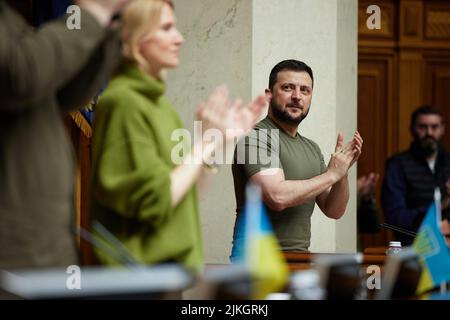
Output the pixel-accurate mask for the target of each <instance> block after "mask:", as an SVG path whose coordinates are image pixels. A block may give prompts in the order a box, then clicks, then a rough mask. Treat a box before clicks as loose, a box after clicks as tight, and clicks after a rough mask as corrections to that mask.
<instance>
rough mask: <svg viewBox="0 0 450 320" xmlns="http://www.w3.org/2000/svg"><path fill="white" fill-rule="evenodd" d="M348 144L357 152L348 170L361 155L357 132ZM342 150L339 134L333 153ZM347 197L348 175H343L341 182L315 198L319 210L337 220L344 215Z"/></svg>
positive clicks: (341, 138) (361, 141)
mask: <svg viewBox="0 0 450 320" xmlns="http://www.w3.org/2000/svg"><path fill="white" fill-rule="evenodd" d="M348 144H351V145H352V148H353V149H356V151H357V152H356V154H355V156H354V158H353V161H352V163H351V164H350V166H349V169H350V168H351V167H352V166H353V164H354V163H355V162H356V161H357V160H358V158H359V156H360V155H361V150H362V145H363V140H362V138H361V136H360V134H359V133H358V131H356V132H355V134H354V135H353V139H352V140H351V141H350V142H349V143H348ZM342 148H344V146H343V137H342V134H341V133H339V134H338V139H337V142H336V148H335V152H340V150H341V149H342ZM347 172H348V171H347ZM349 196H350V194H349V187H348V175H345V176H344V177H343V178H342V179H341V180H339V181H338V182H336V183H335V184H334V185H332V186H331V188H329V189H328V190H327V191H325V192H322V193H321V194H320V195H318V196H317V197H316V203H317V205H318V206H319V208H320V210H322V212H323V213H324V214H325V215H326V216H327V217H328V218H331V219H339V218H341V217H342V216H343V215H344V213H345V210H346V208H347V203H348V199H349Z"/></svg>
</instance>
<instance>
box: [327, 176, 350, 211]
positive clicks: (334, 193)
mask: <svg viewBox="0 0 450 320" xmlns="http://www.w3.org/2000/svg"><path fill="white" fill-rule="evenodd" d="M348 199H349V190H348V178H347V176H345V177H344V178H342V179H341V180H339V181H338V182H336V183H335V184H334V185H333V186H332V187H331V190H330V193H329V194H328V196H327V198H326V201H325V208H324V211H325V212H324V213H325V214H326V215H327V217H329V218H333V219H339V218H340V217H342V215H343V214H344V213H345V209H346V208H347V203H348Z"/></svg>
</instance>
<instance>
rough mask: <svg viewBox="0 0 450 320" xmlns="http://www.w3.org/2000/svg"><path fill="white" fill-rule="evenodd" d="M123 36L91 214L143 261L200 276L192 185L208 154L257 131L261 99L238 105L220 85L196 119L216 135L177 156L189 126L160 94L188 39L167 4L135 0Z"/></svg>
mask: <svg viewBox="0 0 450 320" xmlns="http://www.w3.org/2000/svg"><path fill="white" fill-rule="evenodd" d="M121 35H122V41H123V55H124V60H123V62H122V64H121V66H120V67H119V68H118V70H117V72H116V74H115V75H114V77H113V79H112V80H111V82H110V83H109V85H108V87H107V88H106V90H105V91H104V93H103V95H102V96H101V97H100V100H99V104H98V106H97V108H96V113H95V117H94V133H93V145H92V147H93V187H92V192H93V195H92V199H93V206H92V216H93V219H96V220H98V221H99V222H100V223H101V224H103V225H104V226H105V227H106V228H107V229H108V230H109V231H111V232H112V233H113V234H114V235H115V236H116V237H117V238H118V239H119V240H120V241H121V242H122V243H123V244H124V245H125V247H126V248H127V249H128V250H129V252H130V253H131V255H132V256H133V258H134V259H135V260H137V261H138V262H139V263H143V264H155V263H163V262H175V263H179V264H181V265H183V266H185V267H187V268H188V269H190V270H193V271H198V270H201V268H202V266H203V244H202V239H201V229H200V227H201V224H200V217H199V205H198V200H197V195H198V193H197V183H198V182H200V183H201V182H202V181H203V180H204V179H205V176H206V173H207V171H208V170H209V169H210V168H209V165H210V161H209V160H211V158H212V157H213V154H214V152H219V151H220V150H222V148H223V147H224V144H227V143H230V142H232V143H233V144H234V141H235V140H236V139H237V138H239V137H240V136H241V135H243V134H245V133H246V131H248V130H249V129H250V128H251V127H253V125H254V124H255V123H256V121H257V119H258V117H259V115H260V114H261V112H262V110H263V108H264V105H265V100H264V96H263V95H261V96H259V97H258V98H257V99H256V100H255V101H254V102H251V103H249V104H248V105H246V106H241V103H240V101H239V100H237V101H234V102H230V101H229V98H228V92H227V89H226V88H225V87H223V86H222V87H219V88H217V89H216V90H215V91H214V92H213V93H212V94H211V96H210V97H209V98H208V99H207V101H206V102H205V103H203V104H201V106H200V107H199V109H198V111H197V120H200V121H202V126H203V130H204V132H207V131H208V130H209V129H217V130H219V133H221V138H220V139H218V140H214V141H207V140H206V139H199V140H200V141H198V142H197V144H195V145H194V146H193V147H192V148H191V146H190V143H189V147H188V148H187V149H184V150H181V151H180V150H178V149H176V148H177V145H178V141H176V140H174V139H173V138H172V137H173V135H174V134H176V133H177V132H178V133H179V132H181V131H180V130H185V129H183V124H182V122H181V119H180V117H179V116H178V114H177V112H176V111H175V109H174V107H173V106H172V105H171V103H170V102H169V101H168V100H167V99H166V97H165V95H164V93H165V87H166V84H165V81H164V77H163V71H164V70H165V69H173V68H176V67H177V66H178V65H179V51H180V47H181V45H182V43H183V41H184V39H183V37H182V35H181V34H180V32H179V31H178V29H177V27H176V19H175V14H174V7H173V4H172V2H171V1H165V0H135V1H133V2H132V3H131V4H130V5H129V6H128V7H127V8H126V10H125V11H124V14H123V16H122V32H121ZM227 129H228V130H227ZM230 129H235V130H230ZM175 158H177V159H175ZM180 159H181V163H179V161H177V160H180ZM96 235H99V234H98V233H97V234H96ZM105 244H106V243H105ZM96 254H97V257H98V258H99V260H100V262H101V263H103V264H111V265H113V264H120V263H121V262H122V261H117V259H114V257H112V256H111V255H109V254H108V253H107V252H104V251H101V250H96Z"/></svg>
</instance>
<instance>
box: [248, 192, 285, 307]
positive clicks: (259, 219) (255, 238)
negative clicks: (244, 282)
mask: <svg viewBox="0 0 450 320" xmlns="http://www.w3.org/2000/svg"><path fill="white" fill-rule="evenodd" d="M242 214H243V215H244V216H243V217H242V221H241V222H242V223H240V226H239V227H240V228H242V230H241V231H242V232H243V234H244V236H243V239H244V241H243V247H242V248H241V250H242V255H241V256H240V262H241V263H244V264H245V265H246V266H247V268H248V269H249V270H250V273H251V275H252V276H253V277H254V278H255V281H254V287H253V294H252V298H255V299H264V298H265V297H266V296H267V295H268V294H269V293H272V292H276V291H279V290H282V289H283V288H284V286H285V285H286V283H287V281H288V278H289V268H288V265H287V263H286V260H285V259H284V256H283V255H282V253H281V250H280V246H279V244H278V240H277V239H276V237H275V235H274V233H273V231H272V226H271V224H270V221H269V219H268V217H267V213H266V210H265V207H264V205H263V202H262V199H261V189H260V187H259V186H256V185H251V184H249V185H248V186H247V189H246V205H245V210H244V212H243V213H242Z"/></svg>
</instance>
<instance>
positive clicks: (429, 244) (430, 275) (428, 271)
mask: <svg viewBox="0 0 450 320" xmlns="http://www.w3.org/2000/svg"><path fill="white" fill-rule="evenodd" d="M439 216H440V214H439V211H438V208H437V206H436V204H435V202H433V203H432V204H431V206H430V208H429V209H428V212H427V215H426V216H425V219H424V221H423V222H422V225H421V226H420V229H419V232H418V233H417V236H416V238H415V239H414V243H413V248H414V249H415V250H416V251H417V253H418V254H419V256H420V262H421V264H422V274H421V277H420V280H419V284H418V286H417V290H416V292H417V293H418V294H420V293H423V292H424V291H427V290H429V289H432V288H434V287H436V286H439V285H440V284H441V283H442V282H447V281H449V280H450V254H449V249H448V247H447V245H446V244H445V241H444V237H443V236H442V234H441V232H440V230H439V226H438V221H439V220H438V217H439Z"/></svg>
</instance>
